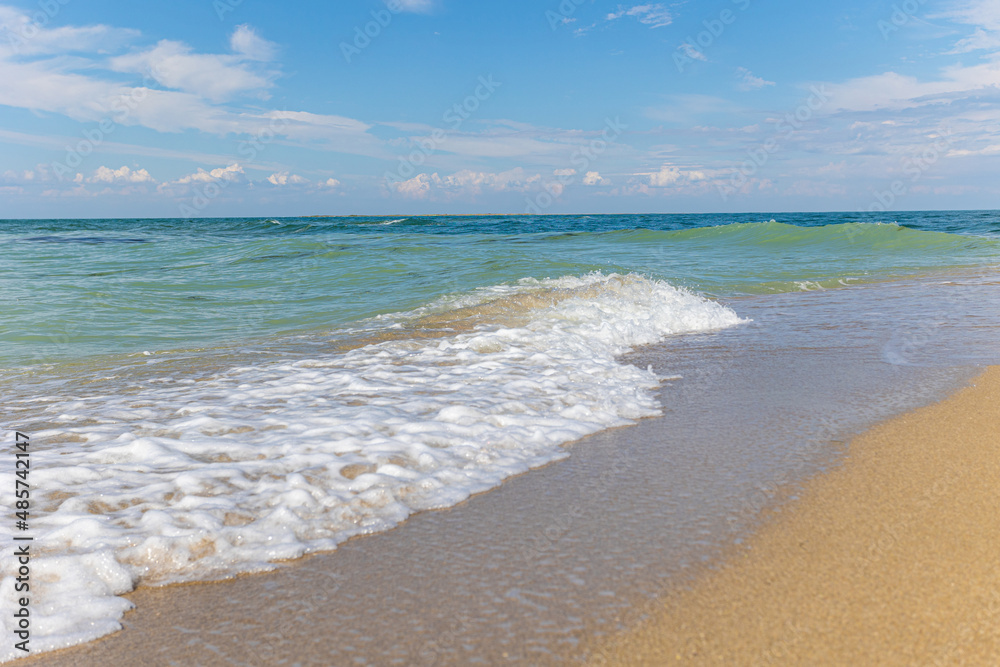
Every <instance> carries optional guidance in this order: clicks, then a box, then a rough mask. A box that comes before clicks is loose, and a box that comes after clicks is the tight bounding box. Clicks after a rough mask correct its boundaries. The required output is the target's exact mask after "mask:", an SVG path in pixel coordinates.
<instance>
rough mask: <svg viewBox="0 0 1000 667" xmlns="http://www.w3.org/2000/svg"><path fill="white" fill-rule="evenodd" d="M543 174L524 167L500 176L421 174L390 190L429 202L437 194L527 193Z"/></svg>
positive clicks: (485, 174) (447, 195)
mask: <svg viewBox="0 0 1000 667" xmlns="http://www.w3.org/2000/svg"><path fill="white" fill-rule="evenodd" d="M541 182H542V177H541V174H537V173H536V174H528V173H527V172H525V170H524V169H523V168H521V167H517V168H515V169H510V170H508V171H503V172H499V173H493V172H482V171H472V170H471V169H463V170H461V171H458V172H455V173H454V174H451V175H448V176H441V175H439V174H438V173H436V172H435V173H433V174H418V175H416V176H414V177H413V178H411V179H409V180H406V181H400V182H398V183H390V185H389V187H390V188H391V189H393V190H395V191H396V192H398V193H399V194H401V195H403V196H404V197H408V198H410V199H429V198H434V196H435V195H436V194H440V195H442V196H443V197H444V198H446V199H452V198H455V197H459V196H475V195H478V194H481V193H482V192H483V191H484V190H489V191H492V192H510V191H520V192H523V191H526V190H529V189H531V188H535V187H539V186H540V185H541Z"/></svg>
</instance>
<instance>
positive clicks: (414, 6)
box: [385, 0, 434, 14]
mask: <svg viewBox="0 0 1000 667" xmlns="http://www.w3.org/2000/svg"><path fill="white" fill-rule="evenodd" d="M385 4H386V5H387V6H388V7H389V9H391V10H393V11H400V12H412V13H414V14H426V13H427V12H429V11H431V10H432V9H434V0H385Z"/></svg>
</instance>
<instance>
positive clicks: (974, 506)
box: [593, 367, 1000, 666]
mask: <svg viewBox="0 0 1000 667" xmlns="http://www.w3.org/2000/svg"><path fill="white" fill-rule="evenodd" d="M593 664H597V665H603V664H614V665H619V664H620V665H675V664H677V665H772V664H773V665H990V666H996V665H1000V367H994V368H991V369H989V370H988V371H987V372H986V373H984V374H983V375H982V376H980V377H979V378H978V379H977V380H976V381H975V383H974V386H973V387H970V388H967V389H964V390H962V391H961V392H959V393H958V394H956V395H955V396H953V397H952V398H950V399H948V400H946V401H944V402H942V403H938V404H936V405H932V406H930V407H927V408H923V409H921V410H917V411H915V412H912V413H910V414H907V415H904V416H902V417H899V418H897V419H894V420H891V421H889V422H886V423H884V424H882V425H880V426H878V427H876V428H874V429H873V430H871V431H869V432H868V433H866V434H865V435H863V436H861V437H859V438H858V439H856V440H855V441H854V442H853V443H851V447H850V451H849V455H848V458H847V460H846V462H845V463H844V464H843V466H841V467H839V468H837V469H835V470H834V471H832V472H830V473H828V474H825V475H821V476H819V477H817V478H815V479H814V480H812V481H810V482H809V483H807V484H806V486H805V488H804V490H803V493H801V494H800V497H799V500H797V501H795V502H794V503H793V504H791V505H789V506H786V507H785V509H784V510H783V511H781V512H780V513H778V514H777V515H776V518H775V519H774V520H772V521H771V522H769V523H768V524H767V525H766V526H764V527H763V528H762V529H761V530H760V531H759V532H758V533H757V534H756V535H754V536H753V537H752V538H751V539H750V540H748V543H747V544H746V548H745V549H743V550H741V551H739V552H738V553H737V554H736V555H735V556H734V557H733V558H732V559H730V560H729V561H727V562H725V563H724V564H723V565H721V566H719V567H718V568H716V569H713V570H709V571H708V572H707V573H706V574H705V575H704V576H703V577H702V578H700V579H699V580H698V581H696V582H695V583H694V584H693V585H692V587H690V588H687V589H684V590H680V591H677V592H675V593H673V594H671V595H669V596H668V597H667V598H666V599H665V600H663V601H662V602H661V603H658V604H657V606H656V608H655V610H653V611H652V613H651V615H650V618H649V619H648V620H647V621H646V622H644V623H643V624H642V625H640V626H639V627H637V628H635V629H633V630H631V631H629V632H627V633H625V634H622V635H620V636H618V637H616V638H614V640H613V641H611V642H609V643H608V644H606V645H604V646H603V647H601V648H600V650H599V652H598V653H597V655H596V657H595V658H594V660H593Z"/></svg>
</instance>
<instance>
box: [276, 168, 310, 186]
mask: <svg viewBox="0 0 1000 667" xmlns="http://www.w3.org/2000/svg"><path fill="white" fill-rule="evenodd" d="M267 182H268V183H270V184H271V185H302V184H303V183H308V182H309V181H308V180H307V179H305V178H302V177H301V176H299V175H298V174H289V173H288V172H287V171H280V172H278V173H276V174H271V175H270V176H268V177H267Z"/></svg>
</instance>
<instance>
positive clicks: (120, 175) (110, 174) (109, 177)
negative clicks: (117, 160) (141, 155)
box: [88, 166, 153, 183]
mask: <svg viewBox="0 0 1000 667" xmlns="http://www.w3.org/2000/svg"><path fill="white" fill-rule="evenodd" d="M88 180H89V181H90V182H91V183H152V182H153V177H152V176H150V175H149V172H148V171H146V170H145V169H138V170H136V171H132V170H131V169H129V168H128V167H121V168H119V169H111V168H109V167H103V166H102V167H98V168H97V170H96V171H95V172H94V175H93V176H91V177H90V178H89V179H88Z"/></svg>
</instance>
